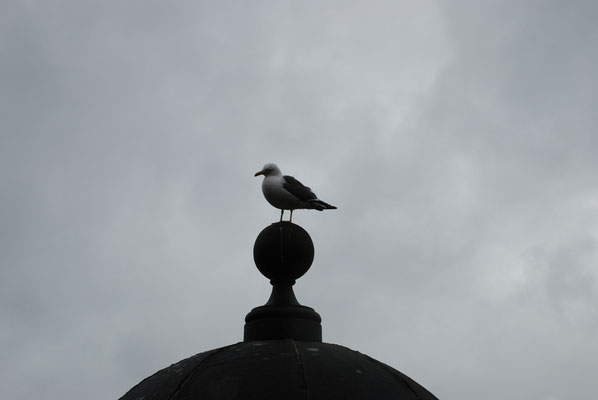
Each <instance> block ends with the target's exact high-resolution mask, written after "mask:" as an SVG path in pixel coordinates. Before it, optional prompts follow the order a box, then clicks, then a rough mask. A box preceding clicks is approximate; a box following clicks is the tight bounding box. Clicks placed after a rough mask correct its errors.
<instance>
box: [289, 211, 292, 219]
mask: <svg viewBox="0 0 598 400" xmlns="http://www.w3.org/2000/svg"><path fill="white" fill-rule="evenodd" d="M289 222H293V210H291V218H289Z"/></svg>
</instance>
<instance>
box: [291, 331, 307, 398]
mask: <svg viewBox="0 0 598 400" xmlns="http://www.w3.org/2000/svg"><path fill="white" fill-rule="evenodd" d="M289 340H290V341H291V344H292V345H293V347H294V348H295V355H296V356H297V364H298V365H299V369H300V370H301V382H302V385H303V388H304V390H305V399H306V400H309V399H310V394H309V386H307V377H306V376H305V366H304V365H303V357H301V352H300V351H299V347H297V343H295V341H294V340H293V339H290V338H289Z"/></svg>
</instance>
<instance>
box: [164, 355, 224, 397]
mask: <svg viewBox="0 0 598 400" xmlns="http://www.w3.org/2000/svg"><path fill="white" fill-rule="evenodd" d="M232 346H234V344H231V345H230V346H225V347H221V348H219V349H216V350H215V351H214V352H212V354H210V355H209V356H207V357H206V358H204V359H203V360H201V362H200V363H199V364H198V365H197V366H196V367H195V368H193V370H192V371H191V372H189V374H188V375H187V376H186V377H184V378H183V379H181V381H180V382H179V384H178V385H177V387H176V389H175V390H174V392H172V394H171V395H170V397H168V400H174V399H175V398H176V396H177V395H178V394H179V392H180V391H181V389H182V388H183V385H185V383H187V382H188V381H189V380H190V379H191V378H192V377H193V375H195V373H196V372H197V370H199V368H201V366H202V365H203V364H204V363H205V362H206V361H208V360H209V359H210V358H212V357H213V356H214V355H216V354H218V353H220V352H221V351H223V350H224V349H228V348H229V347H232Z"/></svg>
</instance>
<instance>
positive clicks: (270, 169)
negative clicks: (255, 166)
mask: <svg viewBox="0 0 598 400" xmlns="http://www.w3.org/2000/svg"><path fill="white" fill-rule="evenodd" d="M258 175H264V176H271V175H274V176H277V175H282V173H281V172H280V168H278V167H277V166H276V164H274V163H268V164H266V165H264V168H262V170H261V171H258V172H256V173H255V175H254V176H258Z"/></svg>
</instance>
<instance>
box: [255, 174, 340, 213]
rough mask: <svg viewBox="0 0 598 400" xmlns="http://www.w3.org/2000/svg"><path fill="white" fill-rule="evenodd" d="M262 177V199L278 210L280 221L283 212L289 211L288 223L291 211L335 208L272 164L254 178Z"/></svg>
mask: <svg viewBox="0 0 598 400" xmlns="http://www.w3.org/2000/svg"><path fill="white" fill-rule="evenodd" d="M258 175H264V180H263V181H262V192H263V193H264V197H265V198H266V200H267V201H268V203H270V204H271V205H272V206H274V207H276V208H279V209H280V221H282V216H283V214H284V210H289V211H290V212H291V216H290V218H289V222H291V221H292V220H293V210H297V209H309V210H318V211H322V210H335V209H336V207H335V206H331V205H330V204H328V203H325V202H323V201H322V200H320V199H318V196H316V195H315V194H314V192H312V191H311V189H310V188H308V187H307V186H304V185H303V184H302V183H301V182H299V181H298V180H297V179H295V178H293V177H292V176H289V175H283V174H282V172H280V168H278V167H277V166H276V164H274V163H268V164H266V165H264V168H262V170H261V171H259V172H256V173H255V176H258Z"/></svg>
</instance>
